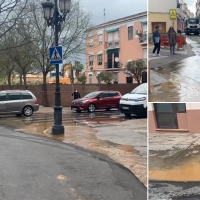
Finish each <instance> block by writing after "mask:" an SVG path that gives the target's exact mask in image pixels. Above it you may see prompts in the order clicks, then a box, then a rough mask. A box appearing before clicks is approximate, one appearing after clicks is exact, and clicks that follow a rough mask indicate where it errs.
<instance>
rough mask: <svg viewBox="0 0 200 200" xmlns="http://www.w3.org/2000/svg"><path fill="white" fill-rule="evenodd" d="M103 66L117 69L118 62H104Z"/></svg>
mask: <svg viewBox="0 0 200 200" xmlns="http://www.w3.org/2000/svg"><path fill="white" fill-rule="evenodd" d="M104 67H105V69H110V70H112V69H119V63H117V62H112V63H110V62H109V63H108V62H105V63H104Z"/></svg>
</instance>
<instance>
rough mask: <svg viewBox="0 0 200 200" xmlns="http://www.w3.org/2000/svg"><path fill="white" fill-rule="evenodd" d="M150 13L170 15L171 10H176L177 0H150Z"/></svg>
mask: <svg viewBox="0 0 200 200" xmlns="http://www.w3.org/2000/svg"><path fill="white" fill-rule="evenodd" d="M148 3H149V9H148V11H149V12H155V13H169V10H170V9H176V7H177V1H176V0H167V1H166V0H148Z"/></svg>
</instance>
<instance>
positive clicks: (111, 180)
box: [0, 127, 147, 200]
mask: <svg viewBox="0 0 200 200" xmlns="http://www.w3.org/2000/svg"><path fill="white" fill-rule="evenodd" d="M0 147H1V153H0V160H1V163H0V199H1V200H4V199H6V200H13V199H14V200H23V199H27V200H36V199H38V200H41V199H42V200H55V199H57V200H66V199H69V200H92V199H93V200H113V199H115V200H122V199H124V200H138V199H140V200H146V198H147V192H146V189H145V186H143V184H142V183H140V182H139V180H138V179H137V178H136V177H135V176H134V175H133V174H132V173H130V172H129V171H128V170H126V169H125V168H124V167H122V166H121V165H119V164H116V163H115V162H114V161H112V160H111V159H110V158H108V157H106V156H104V155H101V154H98V153H94V152H92V151H88V150H85V149H83V148H80V147H77V146H75V145H67V144H64V143H60V142H57V141H52V140H50V139H47V138H43V137H36V136H32V135H27V134H22V133H18V132H14V131H11V130H9V129H5V128H3V127H0Z"/></svg>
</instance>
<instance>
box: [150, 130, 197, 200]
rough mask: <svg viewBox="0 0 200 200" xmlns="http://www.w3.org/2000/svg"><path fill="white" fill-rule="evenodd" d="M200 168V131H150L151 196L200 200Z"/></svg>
mask: <svg viewBox="0 0 200 200" xmlns="http://www.w3.org/2000/svg"><path fill="white" fill-rule="evenodd" d="M199 168H200V136H199V134H187V133H182V134H181V133H179V134H177V135H175V134H172V133H166V134H150V136H149V180H150V182H149V188H150V190H149V195H150V199H152V200H159V199H167V200H169V199H171V200H175V199H189V200H190V199H199V198H200V195H199V194H200V188H199V184H200V172H199Z"/></svg>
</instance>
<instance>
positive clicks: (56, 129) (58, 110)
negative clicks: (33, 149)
mask: <svg viewBox="0 0 200 200" xmlns="http://www.w3.org/2000/svg"><path fill="white" fill-rule="evenodd" d="M58 94H59V93H58ZM64 132H65V129H64V126H63V125H62V106H54V125H53V127H52V132H51V134H52V135H63V134H64Z"/></svg>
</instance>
